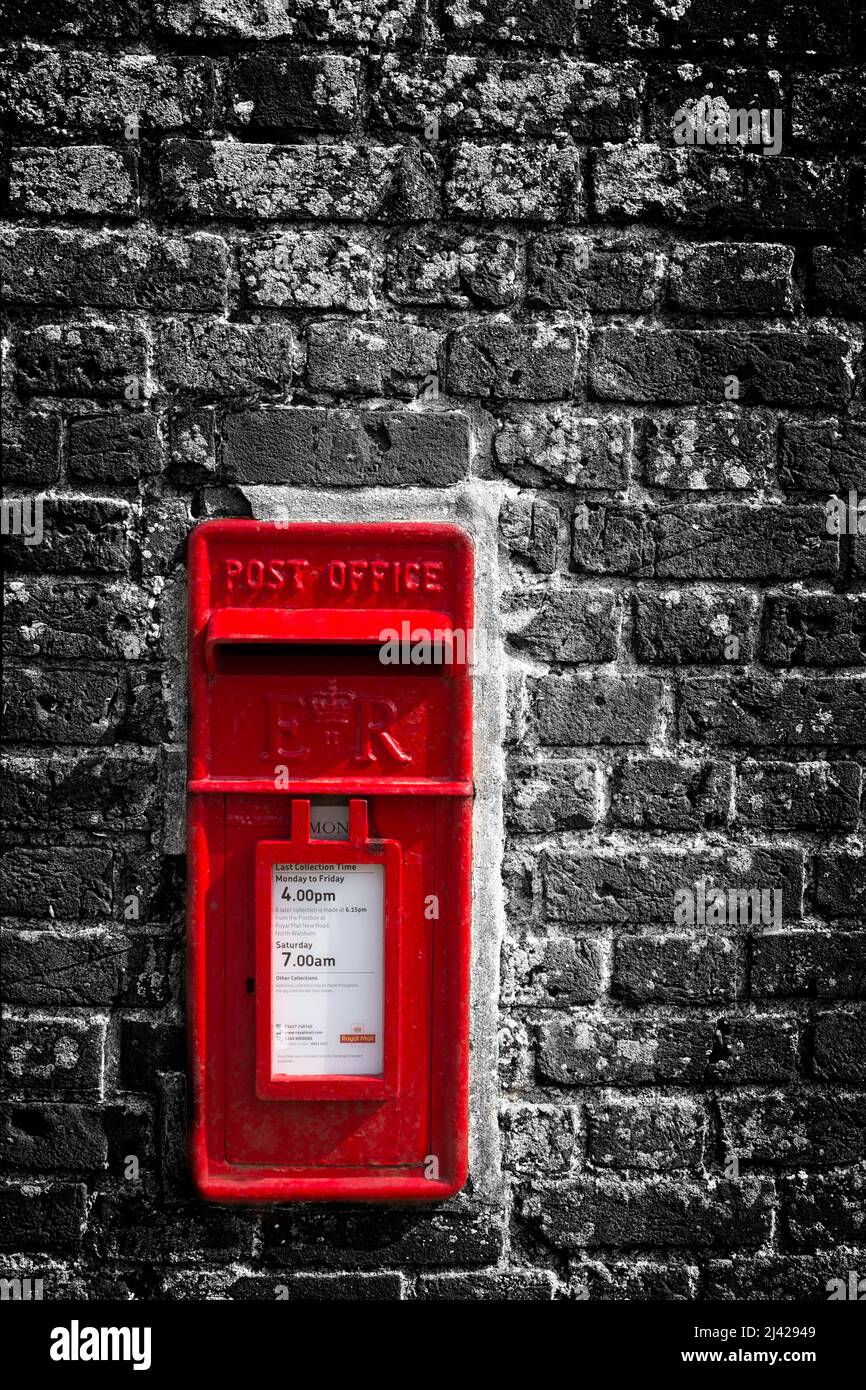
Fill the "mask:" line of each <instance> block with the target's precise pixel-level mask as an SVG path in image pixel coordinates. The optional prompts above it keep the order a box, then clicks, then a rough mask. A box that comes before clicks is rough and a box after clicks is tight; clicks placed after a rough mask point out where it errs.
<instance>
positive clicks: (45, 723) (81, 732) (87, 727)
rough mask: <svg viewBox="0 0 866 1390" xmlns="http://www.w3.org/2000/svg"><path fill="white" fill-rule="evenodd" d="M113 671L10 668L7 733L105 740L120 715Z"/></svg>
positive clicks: (43, 739) (21, 737)
mask: <svg viewBox="0 0 866 1390" xmlns="http://www.w3.org/2000/svg"><path fill="white" fill-rule="evenodd" d="M119 690H120V681H119V678H118V676H117V674H116V673H115V672H114V671H96V670H91V671H83V670H74V669H65V668H57V667H52V668H51V669H42V670H37V669H35V668H31V667H18V666H16V667H12V668H10V669H9V670H8V671H7V673H6V697H7V700H8V701H9V705H8V708H7V714H6V737H7V738H8V739H10V740H11V741H13V742H21V743H85V744H86V743H104V742H107V741H108V740H109V739H110V737H111V735H112V733H113V730H114V727H115V725H116V723H117V719H118V710H117V700H118V694H119Z"/></svg>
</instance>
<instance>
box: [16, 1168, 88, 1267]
mask: <svg viewBox="0 0 866 1390" xmlns="http://www.w3.org/2000/svg"><path fill="white" fill-rule="evenodd" d="M86 1211H87V1189H86V1188H85V1187H84V1185H83V1184H78V1183H76V1184H75V1185H74V1186H69V1187H52V1186H48V1185H47V1184H45V1183H41V1182H39V1183H27V1184H25V1185H16V1186H15V1187H2V1188H0V1213H2V1222H0V1247H2V1248H3V1249H4V1250H15V1251H18V1250H50V1251H54V1250H77V1249H78V1247H79V1246H80V1244H81V1236H82V1232H83V1230H84V1222H85V1218H86Z"/></svg>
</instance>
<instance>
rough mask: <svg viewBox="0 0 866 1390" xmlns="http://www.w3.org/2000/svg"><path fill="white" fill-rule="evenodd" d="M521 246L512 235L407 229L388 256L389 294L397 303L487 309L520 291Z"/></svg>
mask: <svg viewBox="0 0 866 1390" xmlns="http://www.w3.org/2000/svg"><path fill="white" fill-rule="evenodd" d="M520 275H521V245H520V242H519V241H518V239H517V238H516V237H513V236H503V235H499V234H497V233H493V232H491V233H484V232H479V233H478V234H477V235H467V234H464V233H462V232H459V231H457V230H456V229H453V228H448V227H445V228H443V227H438V226H436V227H417V228H416V227H411V228H409V230H408V231H405V232H401V233H400V234H399V235H398V236H397V237H396V239H395V240H394V242H393V244H392V246H391V250H390V253H389V256H388V296H389V298H390V299H393V300H394V302H395V303H396V304H423V305H441V306H444V307H448V308H454V309H463V308H468V307H469V306H470V305H471V304H472V303H473V301H477V302H478V303H480V304H483V305H486V306H489V307H491V308H503V307H506V306H508V305H510V304H512V303H513V302H514V300H515V299H516V298H517V296H518V294H519V292H520V288H521V280H520Z"/></svg>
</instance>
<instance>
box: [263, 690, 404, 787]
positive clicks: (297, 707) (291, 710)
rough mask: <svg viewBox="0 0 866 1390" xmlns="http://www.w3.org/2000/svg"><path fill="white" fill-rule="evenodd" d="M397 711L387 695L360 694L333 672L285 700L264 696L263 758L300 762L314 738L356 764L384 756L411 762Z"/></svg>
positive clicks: (305, 755) (359, 764) (362, 764)
mask: <svg viewBox="0 0 866 1390" xmlns="http://www.w3.org/2000/svg"><path fill="white" fill-rule="evenodd" d="M398 715H399V711H398V709H397V706H396V705H395V704H394V701H393V700H388V699H385V698H384V696H367V695H356V694H355V693H354V691H351V690H345V689H341V688H340V686H339V685H338V683H337V681H336V679H335V678H333V677H332V678H331V679H330V680H328V682H327V683H326V685H325V686H324V687H323V688H322V689H321V690H314V691H312V692H311V693H310V694H309V695H299V696H297V697H295V698H293V699H288V700H284V699H281V698H280V697H279V696H268V697H267V700H266V712H265V725H266V743H265V749H264V752H263V753H262V757H263V758H267V759H269V760H273V761H274V762H299V761H302V760H303V759H305V758H307V757H308V756H309V754H310V752H311V751H312V749H313V746H314V745H315V744H319V745H321V744H324V745H325V747H326V748H331V749H334V750H336V751H339V752H342V753H344V754H345V756H346V757H348V758H350V759H351V761H352V762H353V763H354V764H356V765H358V766H365V765H369V764H372V763H380V762H382V761H384V762H386V763H388V762H392V763H403V764H405V763H411V761H412V755H411V753H407V751H406V749H405V748H404V747H403V746H402V744H401V743H400V742H399V741H398V739H397V737H396V735H395V734H394V733H393V732H392V726H393V725H394V724H395V723H396V722H397V718H398Z"/></svg>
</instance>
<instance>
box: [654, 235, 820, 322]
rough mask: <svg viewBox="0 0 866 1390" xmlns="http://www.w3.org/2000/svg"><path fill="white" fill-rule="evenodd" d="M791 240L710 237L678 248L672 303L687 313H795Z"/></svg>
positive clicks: (671, 286) (673, 268) (673, 260)
mask: <svg viewBox="0 0 866 1390" xmlns="http://www.w3.org/2000/svg"><path fill="white" fill-rule="evenodd" d="M793 265H794V251H793V248H792V247H790V246H772V245H767V244H762V243H743V244H737V243H731V242H725V241H719V242H709V243H706V244H704V245H697V246H689V245H683V244H680V245H678V246H677V247H675V248H674V253H673V256H672V258H671V271H670V279H669V281H668V294H667V298H668V303H669V305H670V307H671V308H672V309H676V310H678V311H679V312H680V313H685V314H742V315H744V316H748V315H755V316H756V317H758V316H761V315H766V316H768V317H769V316H773V315H775V314H787V313H790V312H791V311H792V310H793V309H794V307H795V305H794V285H793V280H792V270H793Z"/></svg>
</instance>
